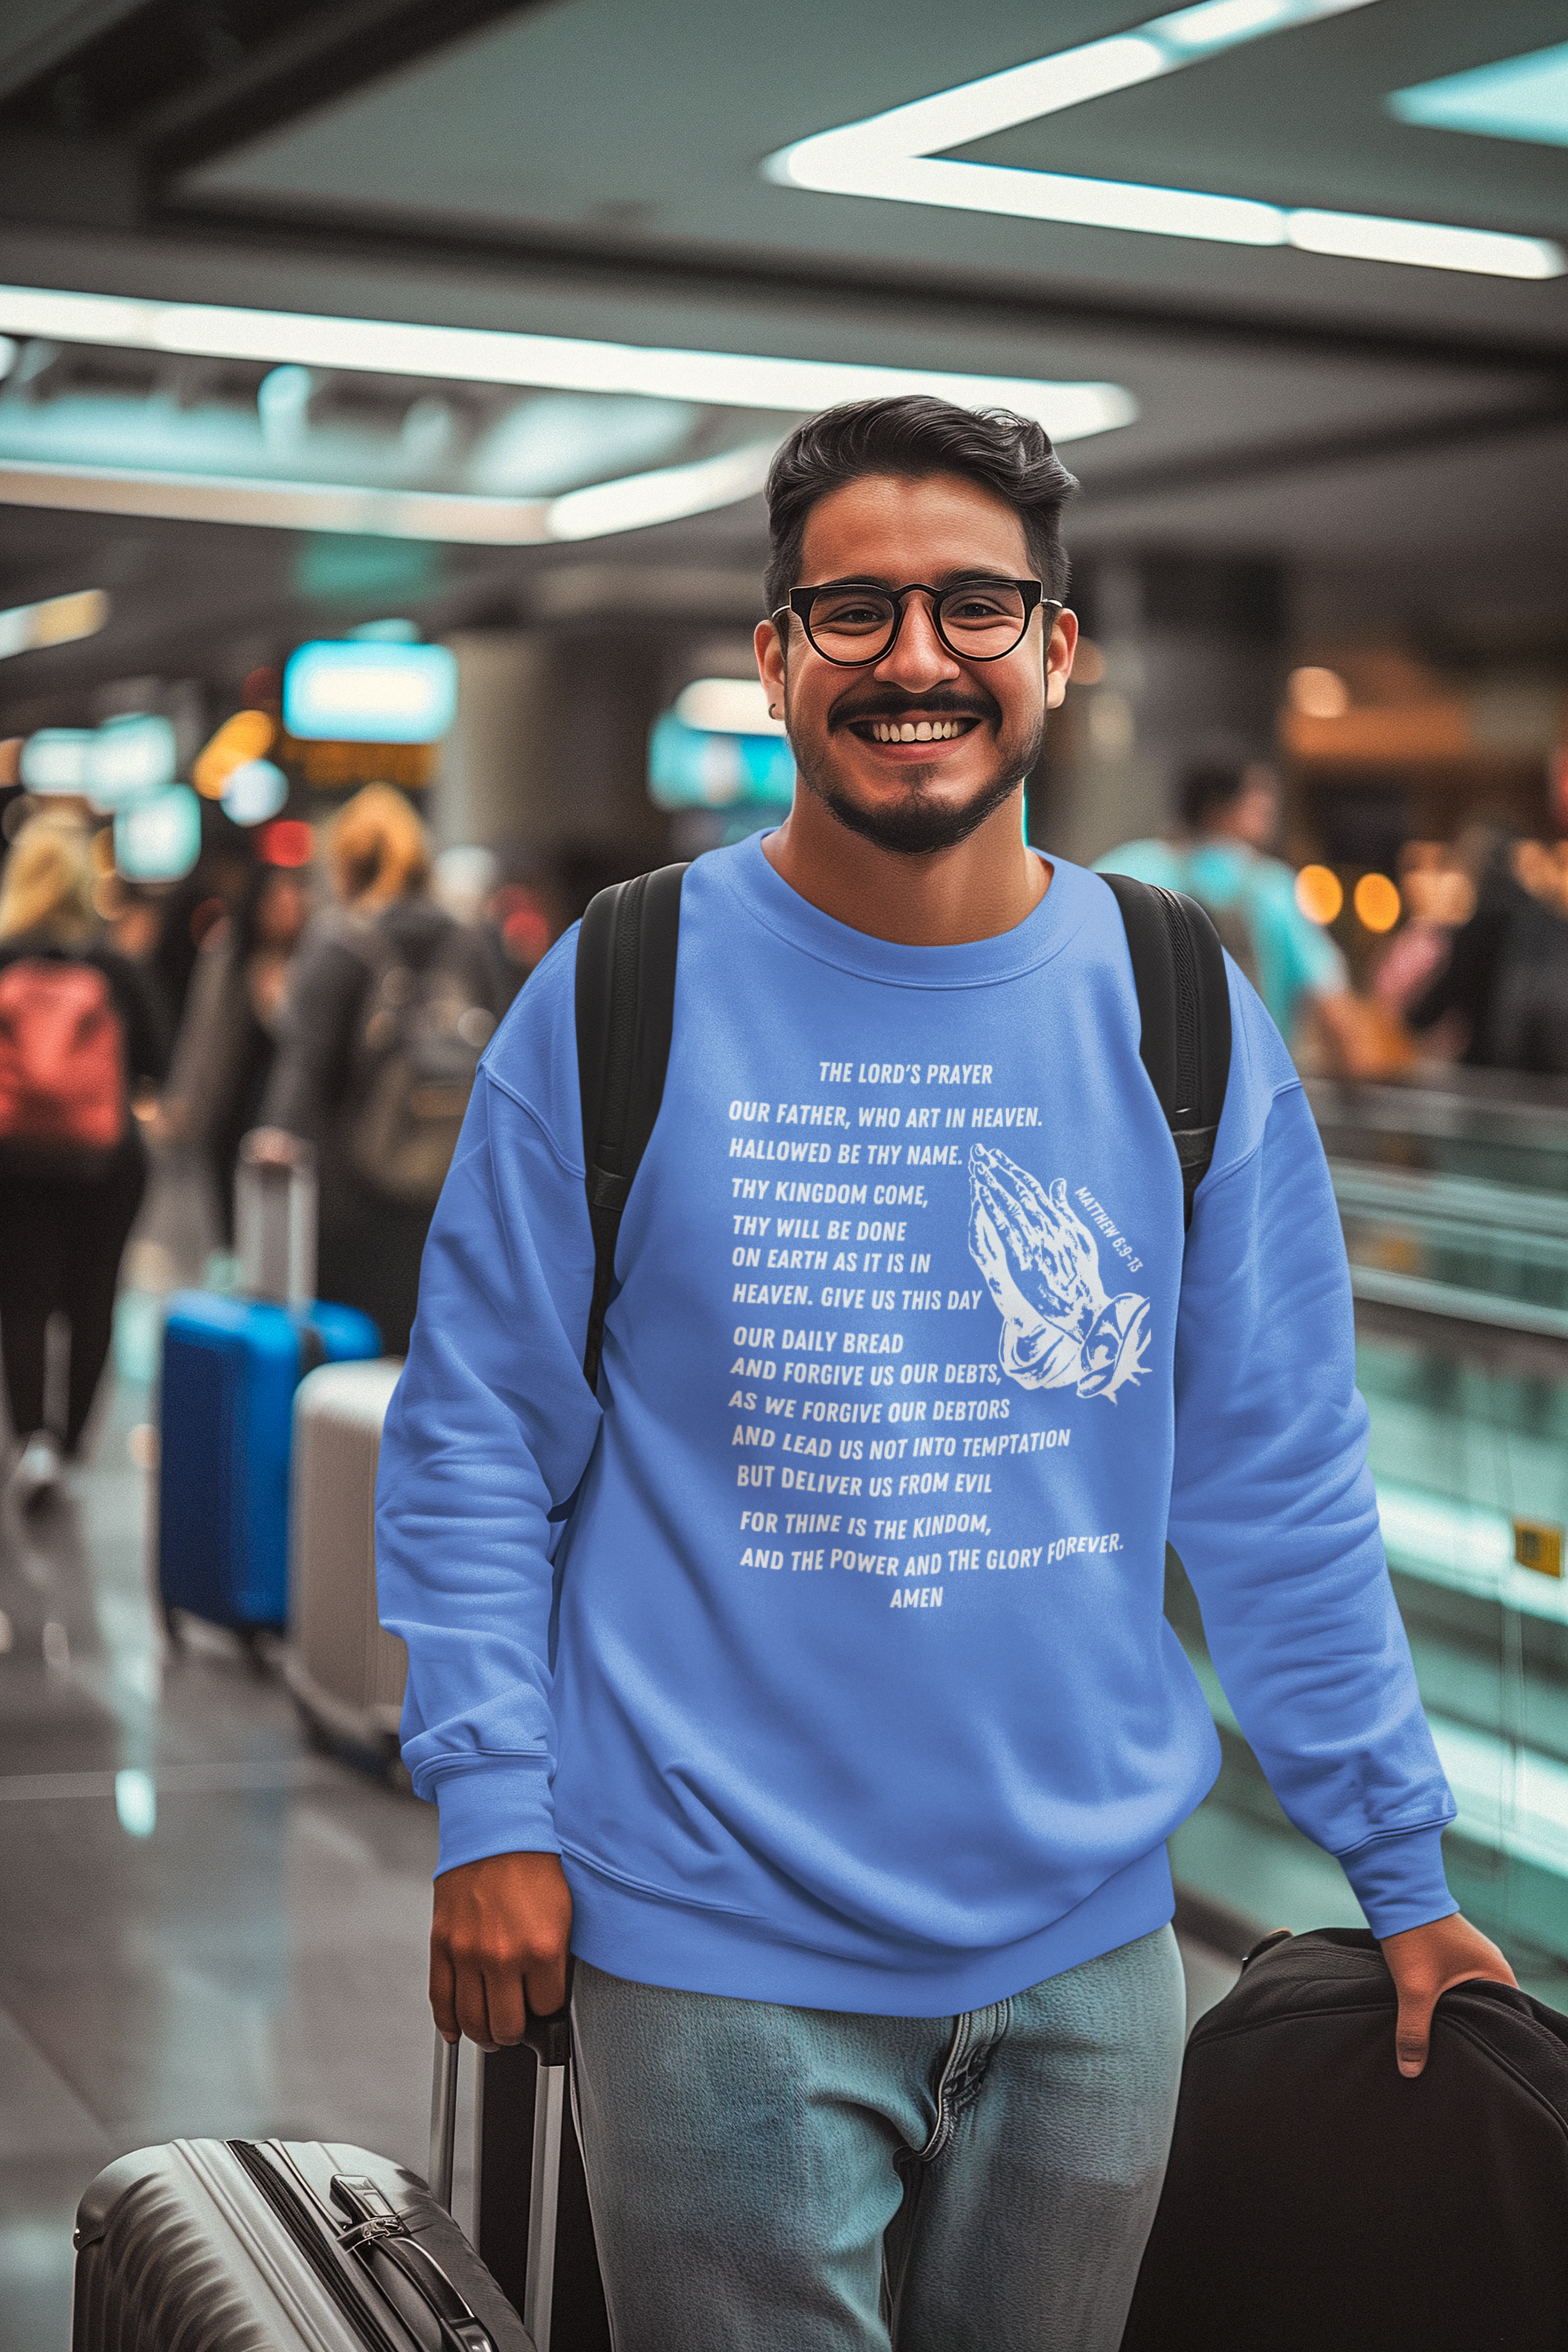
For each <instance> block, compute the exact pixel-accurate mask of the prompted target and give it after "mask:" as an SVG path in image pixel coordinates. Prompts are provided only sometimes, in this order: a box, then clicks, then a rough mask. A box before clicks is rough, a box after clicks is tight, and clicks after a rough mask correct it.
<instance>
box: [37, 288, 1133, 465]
mask: <svg viewBox="0 0 1568 2352" xmlns="http://www.w3.org/2000/svg"><path fill="white" fill-rule="evenodd" d="M0 333H4V334H9V335H32V336H37V337H40V338H44V339H47V340H49V341H57V342H76V343H96V344H108V345H111V346H118V347H121V348H124V349H130V350H135V351H150V352H177V353H181V354H186V355H191V356H195V357H199V358H205V359H235V360H251V361H257V362H263V363H265V364H267V365H269V366H279V365H295V366H304V367H324V368H350V369H356V370H359V371H361V372H362V373H367V374H375V375H397V376H410V377H415V378H421V379H430V378H434V379H437V380H439V381H445V382H448V383H494V384H516V385H519V386H529V387H532V388H537V389H540V390H550V391H557V392H585V393H637V394H645V395H647V397H649V398H653V399H660V400H667V399H675V400H694V401H703V402H707V403H710V404H712V405H714V406H717V407H722V408H754V409H765V410H769V411H772V412H773V413H775V414H778V415H795V414H799V415H809V414H810V413H812V412H813V411H815V410H816V409H819V408H831V407H834V406H836V405H837V404H838V403H839V402H840V401H846V400H872V399H878V398H881V397H885V396H888V395H889V394H900V393H911V392H923V393H929V394H933V395H935V396H936V397H937V398H939V399H943V400H952V401H954V402H956V403H957V404H958V405H959V406H960V407H963V408H990V407H1004V408H1012V409H1015V410H1016V411H1017V412H1018V414H1019V415H1025V416H1033V417H1037V418H1038V420H1039V421H1040V423H1041V424H1043V425H1045V427H1046V429H1047V432H1048V433H1050V435H1051V436H1052V437H1053V438H1054V439H1056V440H1058V441H1072V440H1082V439H1085V438H1087V437H1088V436H1089V435H1090V434H1093V433H1106V432H1110V431H1112V430H1114V429H1115V428H1116V427H1117V426H1118V425H1128V424H1131V421H1132V420H1133V418H1134V417H1135V416H1136V415H1137V414H1138V405H1137V403H1136V401H1135V400H1134V399H1133V397H1132V395H1131V393H1130V392H1128V391H1127V390H1126V389H1125V388H1124V387H1123V386H1122V385H1121V384H1116V383H1071V382H1069V383H1051V382H1047V381H1044V380H1042V379H1039V378H1037V377H1028V376H1002V375H963V374H955V373H950V372H948V371H945V370H940V369H932V368H898V367H873V366H863V365H860V364H859V363H858V362H847V361H845V362H840V361H836V360H797V359H777V358H772V357H766V356H763V354H761V353H755V352H698V351H665V350H655V349H651V348H648V347H646V346H644V345H642V344H638V343H601V342H589V341H581V340H578V339H576V338H574V337H570V336H564V335H529V334H513V333H510V332H507V331H500V330H495V329H488V328H479V327H431V326H419V325H415V324H411V323H408V322H405V321H401V320H390V319H338V318H331V317H320V316H316V315H314V314H310V313H307V312H303V311H289V310H234V309H230V308H227V307H225V306H223V305H220V304H216V303H198V302H150V301H140V300H133V299H127V298H125V297H122V296H120V295H112V294H76V293H66V292H57V291H52V290H50V289H46V288H42V287H29V286H4V287H0Z"/></svg>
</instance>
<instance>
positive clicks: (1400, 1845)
mask: <svg viewBox="0 0 1568 2352" xmlns="http://www.w3.org/2000/svg"><path fill="white" fill-rule="evenodd" d="M1443 1829H1444V1824H1443V1823H1442V1822H1429V1823H1427V1824H1426V1825H1425V1826H1424V1827H1423V1828H1421V1829H1416V1830H1401V1831H1399V1832H1396V1833H1395V1834H1394V1835H1393V1836H1391V1837H1378V1838H1369V1839H1368V1840H1367V1842H1366V1843H1365V1844H1364V1845H1358V1846H1354V1847H1352V1850H1351V1852H1350V1853H1342V1854H1341V1855H1340V1856H1339V1857H1338V1860H1339V1864H1340V1867H1341V1869H1342V1871H1343V1872H1344V1874H1345V1876H1346V1877H1347V1878H1348V1879H1349V1880H1350V1883H1351V1885H1352V1889H1353V1890H1354V1893H1355V1898H1356V1901H1357V1902H1358V1903H1359V1904H1360V1905H1361V1907H1362V1909H1363V1911H1364V1912H1365V1913H1366V1924H1367V1926H1368V1927H1370V1928H1371V1929H1372V1932H1373V1935H1374V1936H1377V1937H1384V1936H1398V1935H1401V1934H1403V1932H1404V1930H1405V1928H1406V1927H1426V1926H1427V1925H1428V1924H1429V1923H1430V1922H1431V1921H1432V1920H1434V1919H1447V1918H1449V1917H1450V1916H1452V1915H1453V1913H1454V1912H1456V1911H1457V1910H1458V1907H1459V1906H1458V1904H1457V1903H1456V1902H1455V1900H1454V1898H1453V1896H1452V1895H1450V1894H1449V1892H1448V1882H1447V1878H1446V1877H1445V1876H1444V1874H1443Z"/></svg>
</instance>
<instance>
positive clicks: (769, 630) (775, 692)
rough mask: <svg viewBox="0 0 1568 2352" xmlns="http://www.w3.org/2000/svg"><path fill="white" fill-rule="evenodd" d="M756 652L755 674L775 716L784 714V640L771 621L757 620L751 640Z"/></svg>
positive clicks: (781, 716)
mask: <svg viewBox="0 0 1568 2352" xmlns="http://www.w3.org/2000/svg"><path fill="white" fill-rule="evenodd" d="M752 644H753V646H755V647H756V653H757V675H758V677H760V678H761V679H762V681H763V688H764V690H765V692H766V694H767V698H768V708H769V709H771V710H772V711H773V714H774V716H775V717H776V718H779V719H782V718H783V717H784V682H785V679H784V638H783V637H782V636H781V635H780V634H779V631H778V630H777V628H776V627H775V626H774V625H773V622H772V621H759V622H758V623H757V632H756V635H755V636H754V637H753V638H752Z"/></svg>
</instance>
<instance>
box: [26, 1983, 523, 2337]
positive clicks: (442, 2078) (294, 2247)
mask: <svg viewBox="0 0 1568 2352" xmlns="http://www.w3.org/2000/svg"><path fill="white" fill-rule="evenodd" d="M528 2043H529V2047H530V2048H531V2050H532V2052H533V2053H534V2057H535V2059H536V2061H537V2065H538V2085H539V2089H538V2095H537V2097H536V2099H535V2102H534V2112H533V2131H532V2151H531V2153H532V2165H531V2177H530V2180H529V2189H528V2206H527V2216H526V2228H525V2229H521V2228H520V2232H519V2234H520V2236H521V2237H522V2238H523V2240H524V2243H525V2247H526V2269H527V2279H526V2284H525V2286H524V2288H523V2291H522V2305H523V2309H522V2316H521V2318H520V2317H519V2315H518V2312H517V2310H516V2309H515V2308H514V2306H513V2305H511V2304H510V2303H509V2302H508V2300H507V2298H506V2296H505V2294H503V2293H502V2292H501V2289H500V2286H499V2285H498V2284H497V2283H496V2281H495V2279H494V2278H493V2277H492V2276H491V2274H490V2273H489V2270H488V2269H487V2268H486V2267H485V2264H484V2263H482V2262H481V2261H480V2259H479V2255H478V2254H477V2253H476V2252H474V2249H473V2247H472V2246H471V2245H470V2244H469V2242H468V2239H467V2238H466V2237H465V2236H464V2235H463V2232H462V2231H461V2230H460V2229H459V2228H458V2225H457V2223H456V2222H455V2221H453V2220H452V2218H451V2215H450V2213H449V2211H448V2210H447V2207H448V2206H449V2205H450V2202H451V2193H452V2151H453V2139H454V2135H455V2130H456V2123H457V2089H458V2049H457V2047H456V2046H453V2045H448V2044H447V2043H446V2042H440V2041H437V2048H436V2079H435V2088H434V2095H433V2097H432V2101H431V2155H430V2186H429V2187H428V2188H427V2187H426V2184H425V2182H424V2181H422V2180H421V2179H419V2178H418V2176H417V2175H416V2173H413V2172H410V2171H408V2170H407V2169H406V2168H405V2167H404V2166H402V2165H397V2164H394V2163H392V2162H391V2161H390V2160H389V2159H388V2158H385V2157H382V2156H374V2155H373V2154H372V2153H371V2152H370V2150H369V2149H367V2148H363V2147H338V2146H336V2145H334V2144H331V2143H329V2142H326V2141H321V2140H303V2141H301V2140H238V2139H233V2140H221V2139H184V2140H174V2142H173V2143H172V2144H171V2145H170V2146H168V2147H148V2148H141V2149H139V2150H138V2151H137V2152H136V2153H135V2154H134V2155H132V2156H122V2157H121V2158H119V2160H118V2162H116V2163H114V2164H111V2165H110V2166H108V2167H107V2168H106V2169H105V2170H104V2171H102V2172H100V2174H99V2176H98V2178H97V2179H96V2180H95V2181H94V2182H93V2183H92V2185H91V2187H90V2188H89V2189H88V2191H87V2194H86V2195H85V2196H84V2197H83V2199H82V2200H81V2203H80V2205H79V2208H78V2210H77V2227H76V2250H77V2251H76V2273H75V2278H74V2282H73V2286H72V2296H71V2347H72V2352H550V2320H551V2310H552V2298H553V2286H554V2277H553V2273H554V2248H555V2232H556V2211H557V2199H558V2192H559V2180H560V2166H561V2145H562V2131H563V2122H564V2117H565V2112H566V2066H567V2058H568V2050H569V2043H570V2033H569V2029H568V2026H567V2021H566V2017H565V2014H564V2012H563V2013H562V2014H561V2015H559V2016H557V2017H553V2018H551V2017H545V2018H534V2019H531V2020H530V2022H529V2030H528ZM518 2219H519V2222H520V2224H521V2222H522V2220H523V2217H522V2216H521V2215H520V2216H519V2217H518ZM521 2251H523V2250H522V2249H521V2248H520V2252H521ZM520 2267H521V2264H520Z"/></svg>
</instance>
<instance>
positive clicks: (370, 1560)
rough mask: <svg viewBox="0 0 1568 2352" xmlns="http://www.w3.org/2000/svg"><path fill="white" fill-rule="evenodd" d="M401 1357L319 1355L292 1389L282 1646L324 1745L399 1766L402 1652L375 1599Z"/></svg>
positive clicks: (287, 1672)
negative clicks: (388, 1437)
mask: <svg viewBox="0 0 1568 2352" xmlns="http://www.w3.org/2000/svg"><path fill="white" fill-rule="evenodd" d="M402 1370H403V1360H402V1358H401V1357H400V1356H382V1357H379V1358H377V1359H376V1360H374V1362H371V1363H361V1364H323V1365H322V1366H321V1370H319V1371H314V1372H311V1373H310V1374H309V1376H308V1377H307V1378H306V1379H304V1380H302V1381H300V1386H299V1388H298V1390H297V1391H296V1392H295V1398H294V1496H293V1513H292V1524H291V1527H290V1530H289V1646H288V1648H287V1650H286V1651H285V1653H284V1657H283V1674H284V1678H285V1680H286V1681H287V1683H288V1685H289V1689H290V1690H291V1691H292V1692H293V1694H294V1697H295V1699H296V1701H297V1702H298V1704H299V1706H300V1712H301V1713H302V1714H303V1716H304V1717H305V1720H306V1722H307V1723H308V1724H309V1726H310V1729H311V1730H312V1732H313V1733H315V1734H316V1735H317V1737H318V1738H320V1739H321V1740H322V1741H323V1742H325V1743H326V1744H327V1745H328V1746H330V1747H332V1748H340V1749H347V1750H348V1751H350V1752H351V1753H353V1754H354V1755H355V1756H357V1757H359V1758H361V1759H363V1760H364V1761H366V1762H370V1763H374V1764H375V1765H377V1766H378V1767H380V1768H381V1769H384V1770H395V1769H396V1765H397V1727H398V1720H399V1717H400V1716H401V1714H402V1711H403V1685H404V1682H405V1678H406V1676H407V1672H408V1654H407V1652H406V1650H405V1648H404V1645H403V1643H401V1642H400V1641H399V1640H398V1638H397V1636H396V1634H395V1633H386V1632H384V1630H383V1628H382V1626H381V1625H380V1624H379V1623H378V1622H377V1620H376V1605H375V1474H376V1466H377V1465H378V1463H379V1462H380V1459H381V1429H382V1423H383V1422H384V1420H385V1418H386V1408H387V1406H388V1405H389V1404H390V1403H391V1402H392V1391H393V1390H394V1389H395V1387H396V1386H397V1377H398V1374H399V1373H400V1372H401V1371H402Z"/></svg>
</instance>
